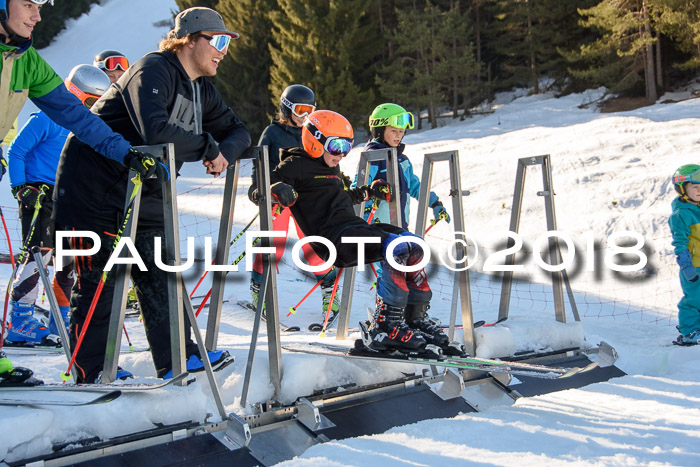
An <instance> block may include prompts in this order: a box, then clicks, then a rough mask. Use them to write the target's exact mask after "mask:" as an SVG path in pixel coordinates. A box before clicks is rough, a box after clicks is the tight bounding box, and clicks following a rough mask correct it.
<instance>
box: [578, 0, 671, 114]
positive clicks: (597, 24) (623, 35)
mask: <svg viewBox="0 0 700 467" xmlns="http://www.w3.org/2000/svg"><path fill="white" fill-rule="evenodd" d="M579 13H580V14H581V16H583V18H584V19H583V20H582V23H581V24H582V25H583V26H585V27H588V28H593V29H596V30H598V31H600V34H601V37H600V38H599V39H597V40H595V41H593V42H591V43H589V44H584V45H582V46H581V47H580V50H579V51H578V53H577V54H573V57H575V58H577V59H582V60H583V61H584V62H585V63H587V64H588V68H586V69H571V70H570V71H571V73H572V74H573V75H574V76H577V77H582V78H589V79H593V80H594V81H596V82H599V83H602V84H604V85H605V86H607V87H608V88H610V90H611V91H612V92H631V91H633V90H634V89H635V88H637V89H640V86H644V89H645V91H644V92H645V94H646V97H647V99H648V100H649V101H650V102H654V101H656V98H657V91H656V74H655V72H654V61H653V45H654V43H655V41H656V39H655V37H652V25H651V18H650V15H649V9H648V7H647V0H603V1H601V2H600V3H598V4H597V5H595V6H593V7H591V8H587V9H581V10H579Z"/></svg>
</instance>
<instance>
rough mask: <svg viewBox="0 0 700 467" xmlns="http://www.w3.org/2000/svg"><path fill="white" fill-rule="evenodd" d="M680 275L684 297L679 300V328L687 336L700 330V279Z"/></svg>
mask: <svg viewBox="0 0 700 467" xmlns="http://www.w3.org/2000/svg"><path fill="white" fill-rule="evenodd" d="M698 269H699V271H698V272H700V268H698ZM680 277H681V288H682V289H683V298H681V301H680V302H678V330H679V331H680V332H681V334H683V335H684V336H687V335H688V334H690V333H691V332H693V331H700V280H697V281H695V282H690V281H689V280H687V279H686V278H685V276H684V275H683V274H681V275H680Z"/></svg>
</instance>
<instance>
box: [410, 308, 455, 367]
mask: <svg viewBox="0 0 700 467" xmlns="http://www.w3.org/2000/svg"><path fill="white" fill-rule="evenodd" d="M429 308H430V305H428V304H427V303H409V304H408V305H406V311H405V316H406V324H408V326H409V327H410V328H411V329H415V330H417V331H419V332H420V333H421V334H422V335H423V337H425V340H426V341H428V343H429V344H433V345H436V346H438V347H440V349H442V352H443V353H444V354H445V355H453V356H459V357H464V356H466V353H465V352H464V346H463V345H462V344H460V343H459V342H457V341H452V342H450V338H449V337H447V334H445V331H443V329H442V326H441V325H440V320H438V319H436V318H430V317H428V309H429Z"/></svg>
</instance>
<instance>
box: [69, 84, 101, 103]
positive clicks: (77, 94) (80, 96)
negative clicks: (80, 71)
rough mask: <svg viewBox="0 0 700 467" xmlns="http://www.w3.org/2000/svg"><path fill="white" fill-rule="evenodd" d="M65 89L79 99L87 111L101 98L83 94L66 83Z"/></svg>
mask: <svg viewBox="0 0 700 467" xmlns="http://www.w3.org/2000/svg"><path fill="white" fill-rule="evenodd" d="M66 87H67V88H68V90H69V91H70V92H72V93H73V94H74V95H75V97H77V98H78V99H80V102H82V103H83V105H84V106H85V107H87V108H88V109H89V108H90V107H92V105H93V104H94V103H95V102H97V100H98V99H99V98H100V97H101V96H98V95H97V94H90V93H89V92H83V91H81V90H80V89H78V87H77V86H76V85H75V84H73V83H71V82H68V83H66Z"/></svg>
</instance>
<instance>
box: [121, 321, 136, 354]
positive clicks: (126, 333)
mask: <svg viewBox="0 0 700 467" xmlns="http://www.w3.org/2000/svg"><path fill="white" fill-rule="evenodd" d="M122 329H123V330H124V336H126V341H127V342H128V343H129V350H134V349H135V347H134V344H132V343H131V339H129V333H128V332H126V324H122Z"/></svg>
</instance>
